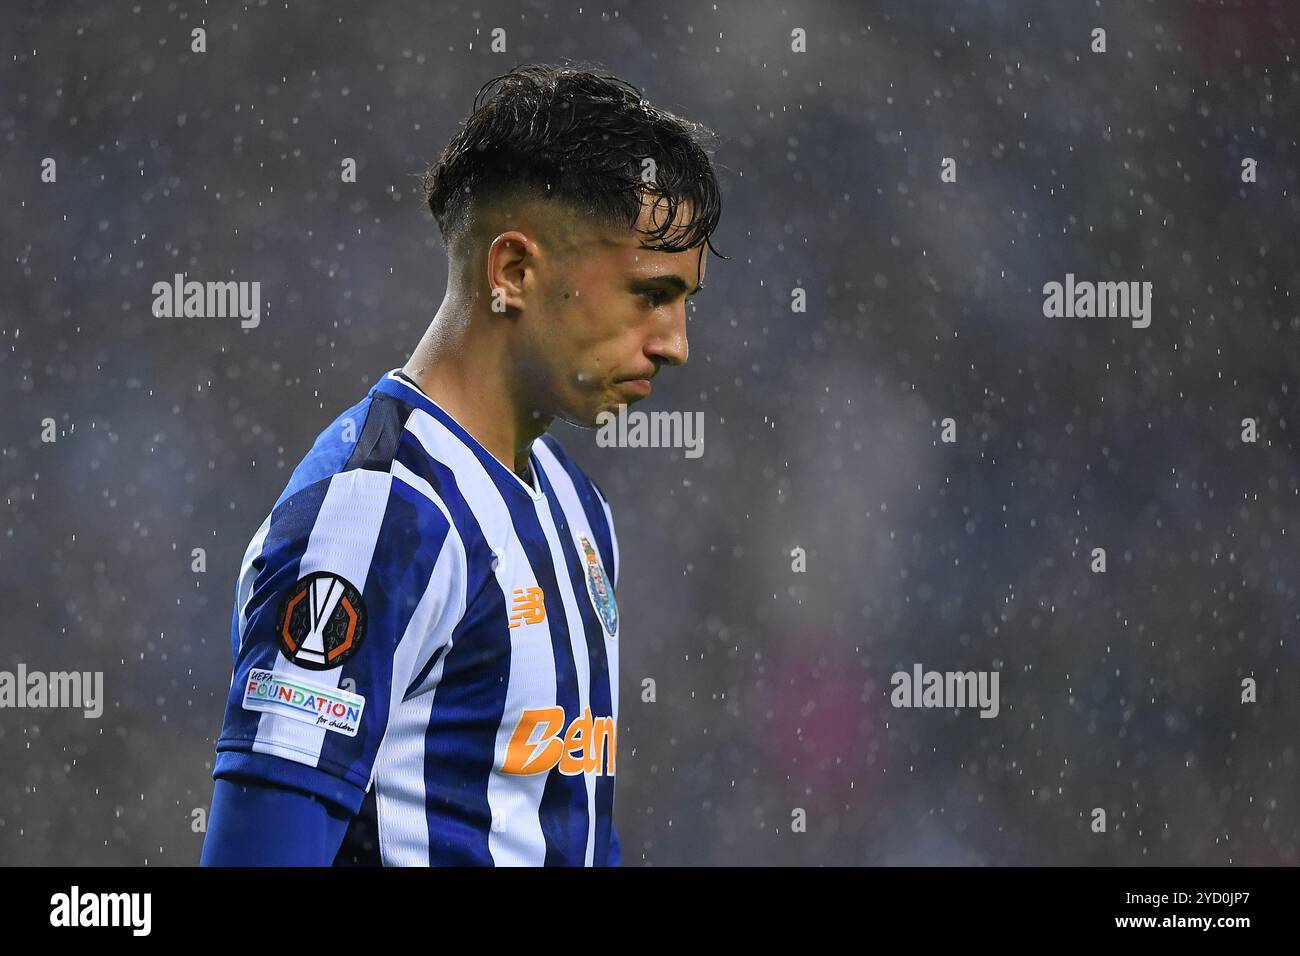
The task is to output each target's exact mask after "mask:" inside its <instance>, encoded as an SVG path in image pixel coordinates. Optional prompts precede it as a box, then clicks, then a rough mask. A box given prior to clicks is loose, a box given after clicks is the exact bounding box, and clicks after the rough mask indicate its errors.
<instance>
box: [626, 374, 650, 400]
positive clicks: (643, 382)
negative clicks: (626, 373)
mask: <svg viewBox="0 0 1300 956" xmlns="http://www.w3.org/2000/svg"><path fill="white" fill-rule="evenodd" d="M618 384H620V385H624V386H627V388H628V389H629V390H631V391H634V392H637V393H639V394H640V395H642V396H645V395H649V394H650V390H651V388H652V387H653V386H651V384H650V379H648V378H625V379H623V380H622V381H620V382H619V383H618Z"/></svg>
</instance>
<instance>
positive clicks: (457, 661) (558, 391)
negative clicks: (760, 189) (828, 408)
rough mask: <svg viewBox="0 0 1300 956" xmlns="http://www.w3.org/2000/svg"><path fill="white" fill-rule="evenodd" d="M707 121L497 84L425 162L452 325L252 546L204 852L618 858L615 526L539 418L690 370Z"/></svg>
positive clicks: (566, 78) (330, 438)
mask: <svg viewBox="0 0 1300 956" xmlns="http://www.w3.org/2000/svg"><path fill="white" fill-rule="evenodd" d="M489 93H491V95H490V96H487V95H486V94H489ZM706 134H707V130H704V129H703V127H700V126H698V125H696V124H692V123H688V122H686V121H684V120H681V119H679V118H677V117H675V116H672V115H671V114H668V113H664V112H661V111H659V110H657V109H655V108H653V107H651V106H649V105H648V104H647V103H646V102H645V101H644V100H642V99H641V96H640V93H639V92H638V91H637V90H636V89H635V88H633V87H631V86H628V85H627V84H625V83H623V82H622V81H620V80H617V79H615V78H614V77H611V76H608V75H600V74H596V73H593V72H591V71H587V70H581V69H573V68H554V67H544V66H525V67H520V68H517V69H515V70H512V71H511V72H510V73H508V74H506V75H505V76H503V77H498V78H497V79H495V80H493V81H491V82H490V83H488V84H487V85H486V86H485V87H484V88H483V90H482V91H481V92H480V94H479V97H478V98H476V100H475V108H474V110H473V112H472V113H471V115H470V116H469V117H468V119H467V120H466V121H465V123H464V127H463V129H462V130H461V131H460V133H459V134H458V135H457V136H456V137H455V138H454V139H453V140H452V142H451V143H450V144H449V145H448V146H447V148H446V150H444V152H443V154H442V156H441V157H440V158H439V159H438V161H437V162H436V163H435V164H434V165H433V166H432V167H431V168H430V170H429V171H428V173H427V174H426V177H425V187H426V193H425V194H426V198H427V201H428V205H429V208H430V209H431V210H432V212H433V214H434V217H435V219H436V220H437V223H438V226H439V229H440V231H441V233H442V236H443V241H444V245H445V246H446V249H447V256H448V281H447V292H446V296H445V298H444V299H443V302H442V305H441V307H440V308H439V309H438V313H437V315H436V316H435V317H434V319H433V322H432V323H431V324H430V326H429V328H428V331H426V332H425V334H424V337H423V338H422V339H421V340H420V342H419V344H418V346H417V347H416V349H415V352H414V353H413V355H412V356H411V358H410V360H409V361H408V362H407V363H406V365H405V366H404V367H403V368H402V369H400V370H393V371H392V372H389V373H388V374H386V375H384V376H383V377H382V378H381V379H380V381H379V382H377V383H376V384H375V386H374V387H373V388H371V389H370V391H369V393H368V394H367V395H366V397H365V398H364V399H362V400H361V401H360V402H359V403H358V404H356V405H354V406H353V407H352V408H350V409H348V410H347V411H345V412H344V413H343V414H342V415H341V416H339V418H338V419H336V420H335V422H334V423H333V424H331V425H330V426H329V427H328V428H326V429H325V431H323V432H322V433H321V434H320V436H319V437H318V438H317V440H316V442H315V444H314V445H313V447H312V449H311V451H310V452H308V454H307V456H306V457H305V458H304V459H303V461H302V462H301V463H300V464H299V465H298V467H297V469H296V470H295V471H294V473H293V475H292V477H291V478H290V480H289V483H288V486H287V487H286V488H285V490H284V492H283V493H282V494H281V496H280V498H279V500H278V501H277V503H276V505H275V507H274V509H273V510H272V511H271V514H270V515H269V516H268V517H267V519H266V520H265V521H264V522H263V523H262V526H261V527H260V528H259V529H258V531H257V533H256V534H255V535H254V537H253V539H252V541H251V543H250V544H249V546H248V550H247V552H246V554H245V556H244V562H243V569H242V572H241V574H240V576H239V581H238V585H237V588H236V599H235V609H234V615H233V621H232V628H231V630H232V649H233V652H234V675H233V679H232V684H231V688H230V694H229V698H228V700H227V704H226V715H225V723H224V726H223V728H222V732H221V736H220V738H219V739H218V742H217V760H216V766H215V768H214V770H213V777H214V778H215V780H216V787H215V791H214V795H213V802H212V810H211V814H210V818H209V829H208V834H207V839H206V841H205V843H204V847H203V857H202V861H203V863H204V864H205V865H232V864H233V865H249V864H272V865H329V864H334V865H358V864H371V865H375V864H382V865H389V866H394V865H543V864H545V865H588V866H591V865H596V866H602V865H617V864H618V862H619V860H620V848H619V843H618V837H617V834H616V832H615V830H614V825H613V801H614V774H615V769H616V755H617V717H618V643H617V638H618V633H619V615H618V608H617V605H616V603H615V600H614V590H615V587H616V585H617V582H618V573H619V553H618V542H617V539H616V537H615V533H614V524H613V518H612V514H611V511H610V506H609V503H608V501H607V500H606V498H605V496H604V494H603V493H602V492H601V491H600V489H598V488H597V487H596V485H595V483H594V482H592V481H591V479H589V478H588V477H587V476H586V475H585V474H584V473H583V472H582V470H581V469H580V468H578V466H577V465H576V464H575V463H574V462H573V460H572V459H571V458H570V457H569V456H568V455H567V454H566V453H565V452H564V450H563V449H562V448H561V447H560V445H559V444H558V443H557V442H556V441H555V440H554V438H552V437H551V436H544V437H543V433H544V432H545V431H546V430H547V428H548V427H549V426H550V424H551V422H552V421H553V420H554V419H556V418H562V419H564V420H565V421H568V422H572V423H574V424H577V425H582V426H585V427H594V426H595V425H596V424H597V416H598V415H600V414H601V413H602V412H606V411H615V412H616V411H618V407H619V406H620V405H625V404H627V403H631V402H635V401H638V400H640V399H641V398H644V397H645V396H646V395H648V394H649V393H650V388H651V386H650V380H651V379H652V378H653V377H654V376H655V375H656V374H657V372H658V371H659V370H660V368H661V367H662V366H664V365H681V364H683V363H684V362H685V361H686V358H687V341H686V328H685V326H686V304H685V299H686V297H687V296H689V295H693V294H694V293H695V292H696V291H698V290H699V289H700V287H701V286H702V284H703V281H704V272H705V267H706V258H707V248H709V236H710V235H711V233H712V232H713V230H714V228H715V227H716V225H717V221H718V218H719V215H720V199H719V193H718V187H717V181H716V179H715V177H714V173H713V169H712V165H711V162H710V160H709V158H708V155H707V153H706V152H705V151H704V149H703V148H702V146H701V142H702V141H703V137H704V136H705V135H706Z"/></svg>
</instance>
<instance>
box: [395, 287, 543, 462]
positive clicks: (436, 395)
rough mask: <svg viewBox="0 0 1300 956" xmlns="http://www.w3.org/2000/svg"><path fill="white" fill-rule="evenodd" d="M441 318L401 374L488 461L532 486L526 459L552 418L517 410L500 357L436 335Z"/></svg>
mask: <svg viewBox="0 0 1300 956" xmlns="http://www.w3.org/2000/svg"><path fill="white" fill-rule="evenodd" d="M440 318H441V310H440V312H439V317H437V318H435V319H434V324H433V325H431V326H430V327H429V330H428V331H427V332H425V334H424V337H423V338H422V339H421V340H420V344H419V345H418V346H417V347H416V350H415V353H414V354H413V355H412V356H411V358H410V360H409V361H408V362H407V363H406V364H405V365H404V366H403V367H402V371H403V372H404V373H405V374H406V375H407V376H409V377H410V378H411V379H412V381H414V382H415V384H416V385H417V386H418V387H419V389H420V390H421V391H423V392H424V394H425V395H427V396H429V398H431V399H433V400H434V401H435V402H437V403H438V406H439V407H440V408H442V409H443V410H444V411H446V412H447V414H449V415H451V417H452V418H454V419H456V421H457V422H458V423H459V424H460V426H461V427H462V428H464V429H465V431H467V432H469V433H470V435H472V436H473V437H474V440H475V441H477V442H478V443H479V444H480V445H482V446H483V447H484V448H485V449H487V451H488V453H489V454H490V455H492V457H494V458H495V459H497V461H499V462H501V463H502V464H503V465H505V466H506V467H507V468H509V469H510V470H511V471H513V472H514V473H515V474H516V475H518V476H519V477H520V478H521V479H522V480H524V481H527V482H531V470H530V469H529V467H528V455H529V453H530V451H531V450H532V445H533V442H534V441H535V440H536V439H537V438H538V436H540V435H541V434H543V433H544V432H545V431H546V429H547V428H548V427H550V424H551V421H552V419H550V418H535V417H533V415H532V414H531V413H530V412H527V411H525V410H522V409H520V408H519V407H518V403H517V401H516V399H515V397H514V390H513V389H512V387H511V386H512V385H513V382H512V380H511V379H512V378H513V377H512V376H508V375H507V374H506V372H505V371H504V369H503V363H502V362H500V361H499V358H500V357H499V356H498V355H494V354H493V353H492V351H491V350H489V349H485V348H483V347H482V345H477V347H476V343H474V342H472V341H470V339H471V337H470V335H469V334H468V333H465V334H464V335H462V336H461V337H460V339H459V340H456V341H454V342H448V340H447V339H446V337H445V336H444V335H442V334H441V332H440V328H441V326H440V321H439V320H440ZM456 325H458V326H459V327H460V328H466V327H467V325H466V324H464V323H456ZM449 346H450V347H449ZM525 476H527V477H525Z"/></svg>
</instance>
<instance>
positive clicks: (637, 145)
mask: <svg viewBox="0 0 1300 956" xmlns="http://www.w3.org/2000/svg"><path fill="white" fill-rule="evenodd" d="M715 140H716V137H715V135H714V134H713V132H712V131H710V130H709V129H708V128H707V127H705V126H703V125H701V124H699V123H693V122H691V121H689V120H685V119H682V118H681V117H678V116H674V115H673V114H672V113H667V112H664V111H663V110H660V109H657V108H655V107H653V106H651V105H650V104H649V103H648V102H646V100H645V99H644V98H643V97H642V95H641V91H640V90H638V89H637V88H636V87H634V86H632V85H631V84H629V83H626V82H624V81H623V80H620V79H618V78H617V77H615V76H612V75H609V74H607V73H601V72H597V71H596V70H594V69H591V68H589V67H578V66H551V65H539V64H528V65H525V66H519V67H516V68H515V69H513V70H511V71H510V72H509V73H506V74H504V75H502V76H498V77H496V78H494V79H492V80H489V81H488V82H487V83H485V84H484V85H483V87H482V88H481V89H480V90H479V92H478V95H477V96H476V97H475V98H474V109H473V112H471V113H470V115H469V116H468V117H467V118H466V119H465V120H464V122H463V123H462V128H461V130H460V132H459V133H457V134H456V136H455V137H454V138H453V139H452V140H451V142H450V143H448V144H447V147H446V149H444V150H443V152H442V155H441V156H440V157H438V159H437V161H435V162H434V163H433V164H432V165H431V166H430V167H429V168H428V170H427V171H426V172H425V173H424V175H423V180H422V185H423V188H424V196H425V201H426V202H427V203H428V206H429V209H430V211H431V212H432V213H433V217H434V219H435V220H437V223H438V228H439V230H440V231H441V232H442V236H443V241H444V243H446V244H448V246H449V247H450V245H452V244H454V243H457V242H458V241H459V239H460V237H461V236H462V235H463V233H464V231H465V229H466V228H467V226H468V224H469V218H470V216H471V215H472V213H473V207H474V204H475V203H476V202H484V201H493V200H500V199H503V198H507V197H511V196H515V195H520V194H523V195H529V196H536V197H539V198H543V199H557V200H559V201H561V202H563V203H565V204H566V205H569V206H570V207H572V208H574V209H576V210H578V211H580V212H582V213H584V214H586V215H589V216H592V217H594V218H595V219H596V220H597V221H599V222H602V223H605V224H607V225H610V226H612V227H615V228H626V229H629V230H630V229H632V228H634V227H635V225H636V222H637V218H638V216H639V214H640V211H641V202H642V194H643V193H645V194H648V195H649V196H651V197H663V198H662V201H663V202H664V203H665V204H666V210H665V211H666V213H667V214H666V215H663V216H662V220H661V225H659V226H658V227H657V228H656V229H655V230H654V231H653V232H649V233H642V235H643V236H645V237H646V238H645V239H643V240H642V243H641V244H642V246H643V247H644V248H647V249H654V250H659V251H663V252H680V251H683V250H686V249H692V248H695V247H696V246H698V245H700V244H702V243H703V244H708V245H709V248H710V249H712V248H713V247H712V245H711V244H710V242H709V237H710V236H711V235H712V233H713V230H714V229H715V228H716V227H717V224H718V220H719V218H720V217H721V214H722V201H721V196H720V195H719V192H718V182H717V178H716V177H715V176H714V172H713V163H712V160H711V158H710V156H709V153H708V152H706V147H712V146H713V145H714V141H715ZM646 159H651V160H653V161H654V176H653V181H651V182H643V181H642V169H643V163H644V161H645V160H646ZM682 202H689V204H690V209H691V219H690V221H689V222H687V223H676V222H675V218H676V215H677V212H678V205H679V204H680V203H682ZM670 231H671V232H672V233H673V238H672V239H665V237H666V236H667V235H668V234H669V232H670ZM714 251H715V253H716V250H714ZM723 258H725V257H723Z"/></svg>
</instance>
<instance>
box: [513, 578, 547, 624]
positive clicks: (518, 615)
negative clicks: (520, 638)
mask: <svg viewBox="0 0 1300 956" xmlns="http://www.w3.org/2000/svg"><path fill="white" fill-rule="evenodd" d="M544 620H546V603H545V596H544V595H543V594H542V589H541V588H515V598H514V603H513V605H512V607H511V609H510V626H511V627H518V626H519V625H521V624H541V623H542V621H544Z"/></svg>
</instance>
